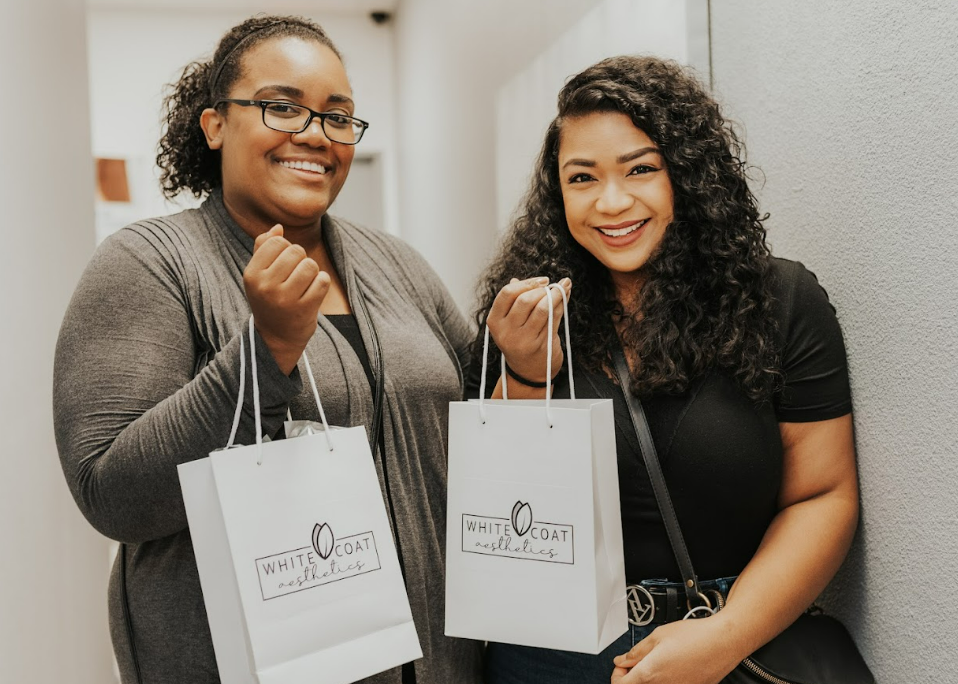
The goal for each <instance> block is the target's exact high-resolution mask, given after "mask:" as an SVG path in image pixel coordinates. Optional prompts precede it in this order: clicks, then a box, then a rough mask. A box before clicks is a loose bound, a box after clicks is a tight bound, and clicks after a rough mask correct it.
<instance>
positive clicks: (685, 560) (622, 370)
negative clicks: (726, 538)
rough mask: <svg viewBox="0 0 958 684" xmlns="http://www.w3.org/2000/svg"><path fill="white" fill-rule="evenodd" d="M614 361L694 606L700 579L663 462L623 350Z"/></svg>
mask: <svg viewBox="0 0 958 684" xmlns="http://www.w3.org/2000/svg"><path fill="white" fill-rule="evenodd" d="M613 361H614V362H615V374H616V375H617V376H618V379H619V386H620V387H621V388H622V394H623V395H624V396H625V403H626V405H627V406H628V407H629V415H630V416H631V417H632V427H633V428H634V429H635V435H636V437H638V439H639V450H640V451H641V452H642V460H643V461H645V467H646V469H647V470H648V471H649V479H650V480H651V481H652V491H653V492H654V493H655V501H656V503H657V504H658V505H659V512H660V513H661V514H662V521H663V522H664V523H665V531H666V533H667V534H668V535H669V543H670V544H671V545H672V552H673V553H674V554H675V560H676V562H678V564H679V572H681V573H682V584H684V585H685V595H686V597H687V598H688V601H689V606H690V607H694V606H696V605H699V604H700V603H701V598H702V594H701V593H700V591H699V580H698V577H696V575H695V570H694V569H693V568H692V559H691V557H690V556H689V550H688V548H687V547H686V546H685V537H683V536H682V528H681V527H679V519H678V517H676V515H675V508H674V507H673V506H672V497H671V496H670V495H669V488H668V486H667V485H666V484H665V476H664V475H663V474H662V464H660V463H659V456H658V453H656V451H655V443H654V442H653V441H652V433H651V432H649V421H648V420H647V419H646V417H645V409H643V408H642V402H641V401H639V398H638V397H636V396H635V395H634V394H632V392H630V391H629V364H628V362H627V361H626V360H625V354H624V353H622V350H621V349H616V350H615V353H614V354H613Z"/></svg>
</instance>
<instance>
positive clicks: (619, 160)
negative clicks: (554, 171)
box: [562, 147, 662, 169]
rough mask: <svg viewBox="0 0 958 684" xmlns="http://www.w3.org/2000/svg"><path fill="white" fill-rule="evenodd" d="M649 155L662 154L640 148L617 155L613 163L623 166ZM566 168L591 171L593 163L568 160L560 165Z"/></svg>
mask: <svg viewBox="0 0 958 684" xmlns="http://www.w3.org/2000/svg"><path fill="white" fill-rule="evenodd" d="M649 153H655V154H658V155H661V154H662V152H660V151H659V148H658V147H641V148H639V149H637V150H635V151H634V152H627V153H625V154H623V155H619V156H618V157H616V158H615V163H616V164H625V163H626V162H630V161H632V160H633V159H638V158H639V157H643V156H645V155H647V154H649ZM567 166H585V167H588V168H590V169H591V168H593V167H595V162H594V161H592V160H591V159H570V160H569V161H567V162H566V163H565V164H563V165H562V168H563V169H564V168H565V167H567Z"/></svg>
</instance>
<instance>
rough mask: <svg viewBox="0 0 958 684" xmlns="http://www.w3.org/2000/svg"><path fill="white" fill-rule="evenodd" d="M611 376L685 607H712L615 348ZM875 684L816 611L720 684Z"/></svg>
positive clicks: (841, 634) (843, 633) (831, 622)
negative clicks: (625, 407)
mask: <svg viewBox="0 0 958 684" xmlns="http://www.w3.org/2000/svg"><path fill="white" fill-rule="evenodd" d="M613 361H614V364H615V372H616V376H617V377H618V380H619V386H620V387H621V388H622V393H623V395H624V396H625V402H626V405H628V407H629V413H630V415H631V417H632V427H633V428H634V429H635V434H636V436H637V437H638V440H639V446H640V451H641V452H642V459H643V461H644V462H645V467H646V469H648V471H649V478H650V479H651V481H652V491H653V492H654V494H655V500H656V503H657V504H658V507H659V512H660V513H661V514H662V520H663V522H664V523H665V530H666V533H667V534H668V537H669V543H670V544H671V546H672V552H673V553H674V554H675V559H676V561H677V562H678V566H679V571H680V572H681V573H682V584H683V585H684V587H685V593H686V598H687V600H688V603H689V606H696V605H701V604H705V605H709V604H710V603H713V602H714V603H717V605H716V606H715V608H716V609H719V610H720V609H721V608H722V606H723V605H724V599H723V598H722V596H721V595H720V594H717V593H714V595H713V598H712V599H708V598H707V597H706V596H705V594H703V593H702V592H701V591H700V590H699V585H698V577H697V576H696V574H695V570H694V569H693V567H692V559H691V557H690V556H689V552H688V548H687V547H686V545H685V538H684V537H683V536H682V529H681V528H680V527H679V521H678V518H677V517H676V515H675V508H674V507H673V506H672V497H671V496H670V495H669V490H668V487H667V486H666V483H665V477H664V475H663V474H662V466H661V464H660V463H659V458H658V454H657V453H656V450H655V444H654V443H653V441H652V433H651V432H650V431H649V423H648V420H647V419H646V417H645V410H644V409H643V408H642V402H641V401H639V399H638V397H636V396H635V395H634V394H632V392H630V391H629V366H628V363H627V362H626V359H625V355H624V354H623V353H622V350H621V349H618V350H616V352H615V354H614V355H613ZM769 682H771V683H772V684H875V678H874V677H873V676H872V673H871V672H870V671H869V669H868V665H866V663H865V661H864V659H863V658H862V656H861V654H860V653H859V652H858V649H857V648H856V646H855V642H854V641H852V638H851V636H850V635H849V633H848V630H846V629H845V627H844V626H843V625H842V624H841V623H840V622H839V621H838V620H836V619H835V618H832V617H829V616H827V615H824V614H822V613H821V611H819V610H818V609H817V608H814V607H813V608H812V609H810V610H809V611H807V612H805V613H804V614H802V615H801V616H800V617H799V618H798V620H796V621H795V622H794V623H792V624H791V625H790V626H789V627H788V628H787V629H786V630H785V631H784V632H782V633H781V634H779V635H778V636H777V637H775V638H774V639H772V640H771V641H770V642H768V643H767V644H765V645H764V646H762V647H761V648H760V649H758V650H757V651H755V652H754V653H753V654H752V655H751V656H749V657H748V658H746V659H745V660H743V661H742V662H741V663H740V664H739V665H738V666H737V667H736V668H735V669H734V670H732V672H730V673H729V674H728V675H727V676H726V677H725V679H723V680H722V684H767V683H769Z"/></svg>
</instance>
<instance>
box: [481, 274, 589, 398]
mask: <svg viewBox="0 0 958 684" xmlns="http://www.w3.org/2000/svg"><path fill="white" fill-rule="evenodd" d="M548 284H549V279H548V278H529V279H527V280H516V279H515V278H513V279H512V281H511V282H510V283H509V284H508V285H506V286H505V287H503V288H502V290H500V291H499V294H498V295H496V299H495V301H494V302H493V303H492V308H491V309H490V310H489V317H488V318H487V320H486V324H487V325H488V326H489V332H490V333H491V334H492V339H494V340H495V342H496V346H498V347H499V350H500V351H501V352H502V354H503V355H504V356H505V357H506V363H507V364H508V365H509V368H511V369H512V370H513V371H514V372H515V373H516V374H517V375H521V376H522V377H524V378H527V379H529V380H531V381H533V382H545V380H546V351H547V349H548V340H549V337H552V374H553V376H555V374H556V373H558V372H559V368H560V367H561V366H562V347H561V346H560V344H559V322H560V321H561V320H562V296H561V294H559V293H557V292H556V293H553V295H552V308H553V318H552V329H551V330H549V298H548V297H547V296H546V291H545V286H546V285H548ZM559 285H561V286H562V287H563V288H564V289H565V292H566V297H568V296H569V295H570V293H571V292H572V281H571V280H569V279H568V278H563V279H562V280H560V281H559Z"/></svg>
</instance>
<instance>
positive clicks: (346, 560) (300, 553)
mask: <svg viewBox="0 0 958 684" xmlns="http://www.w3.org/2000/svg"><path fill="white" fill-rule="evenodd" d="M311 541H312V544H311V545H310V546H304V547H302V548H298V549H293V550H292V551H284V552H282V553H274V554H270V555H269V556H264V557H262V558H257V559H256V573H257V576H258V577H259V586H260V591H261V592H262V595H263V600H264V601H269V600H270V599H274V598H279V597H280V596H286V595H288V594H295V593H297V592H300V591H305V590H307V589H315V588H317V587H322V586H324V585H327V584H330V583H332V582H339V581H341V580H348V579H352V578H354V577H358V576H360V575H365V574H367V573H370V572H374V571H376V570H379V569H381V568H382V565H381V564H380V562H379V550H378V549H377V548H376V538H375V536H373V533H372V532H371V531H370V532H361V533H359V534H352V535H349V536H346V537H340V538H337V537H336V535H335V534H333V528H332V527H330V525H329V524H328V523H325V522H323V523H316V524H314V525H313V533H312V539H311Z"/></svg>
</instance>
